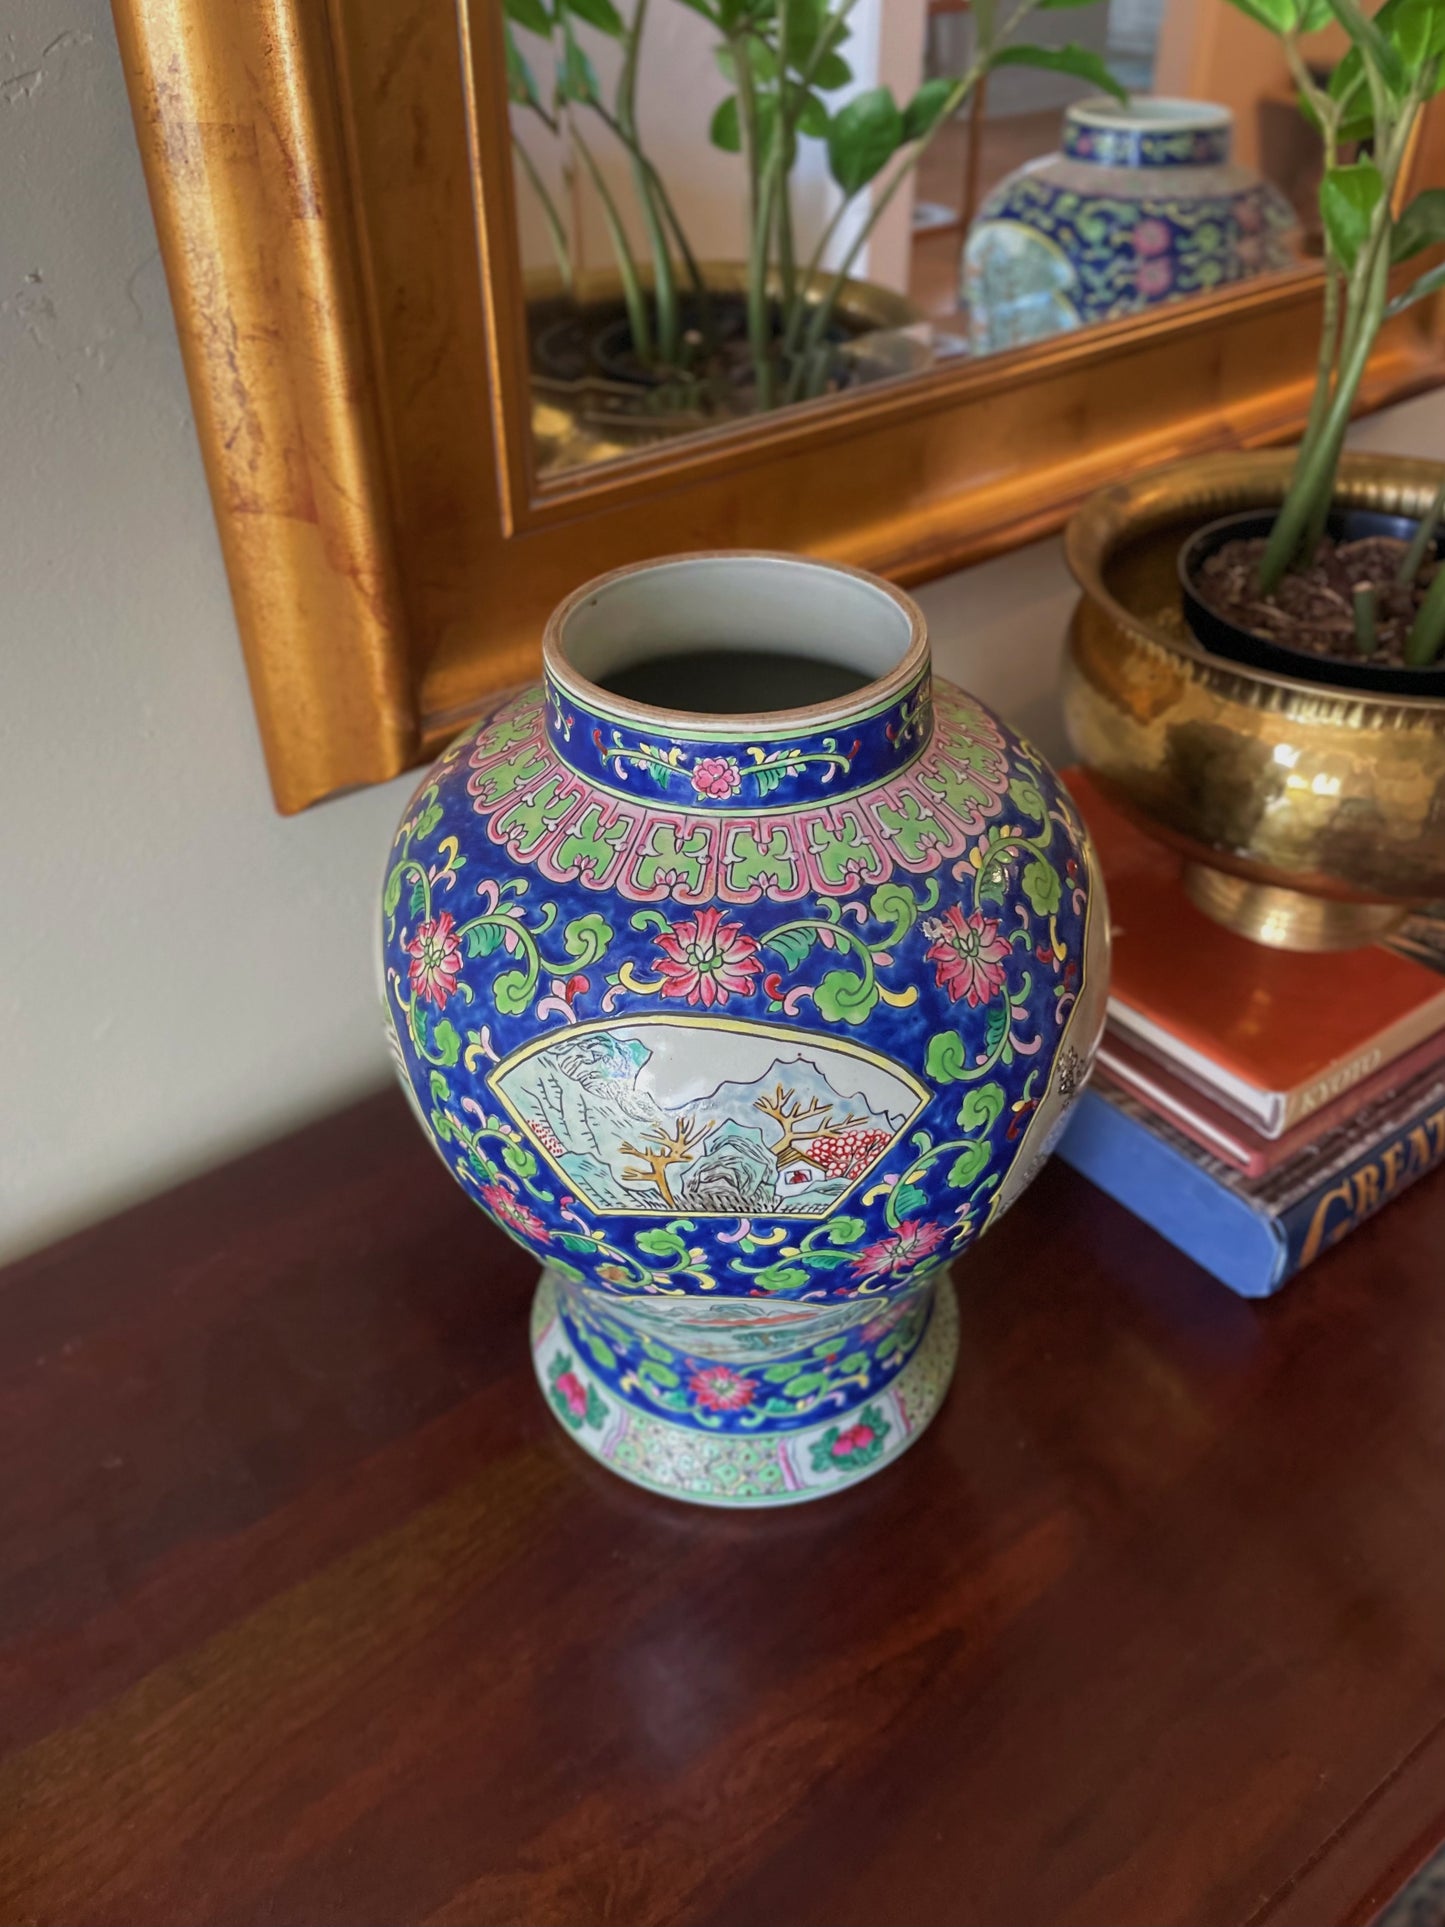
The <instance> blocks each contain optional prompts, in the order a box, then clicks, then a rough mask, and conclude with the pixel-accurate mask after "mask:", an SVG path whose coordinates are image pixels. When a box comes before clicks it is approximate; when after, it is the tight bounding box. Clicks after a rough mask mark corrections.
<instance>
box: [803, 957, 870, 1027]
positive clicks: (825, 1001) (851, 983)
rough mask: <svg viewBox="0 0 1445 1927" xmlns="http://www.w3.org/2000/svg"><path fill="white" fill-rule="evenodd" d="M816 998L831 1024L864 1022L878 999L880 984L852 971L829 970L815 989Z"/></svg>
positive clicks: (819, 1007) (816, 1002) (814, 998)
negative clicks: (856, 975) (857, 975)
mask: <svg viewBox="0 0 1445 1927" xmlns="http://www.w3.org/2000/svg"><path fill="white" fill-rule="evenodd" d="M813 1002H814V1003H815V1004H816V1005H817V1007H818V1009H819V1011H821V1013H822V1014H823V1016H824V1017H826V1018H827V1020H828V1022H829V1023H830V1024H861V1023H863V1022H864V1020H865V1019H866V1018H867V1017H868V1015H869V1013H870V1012H871V1011H872V1009H873V1007H874V1005H875V1004H876V1003H877V1002H878V986H877V984H874V983H870V982H869V981H868V980H867V978H866V977H855V976H853V974H852V973H851V971H847V970H830V971H829V972H828V974H827V976H826V977H825V978H824V979H823V981H822V982H821V983H820V984H819V985H818V988H817V989H816V990H815V991H814V992H813Z"/></svg>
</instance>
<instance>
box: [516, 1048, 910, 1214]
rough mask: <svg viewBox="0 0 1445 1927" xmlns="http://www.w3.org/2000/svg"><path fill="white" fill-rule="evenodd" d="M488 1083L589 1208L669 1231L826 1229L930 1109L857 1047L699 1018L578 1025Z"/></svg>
mask: <svg viewBox="0 0 1445 1927" xmlns="http://www.w3.org/2000/svg"><path fill="white" fill-rule="evenodd" d="M491 1083H492V1088H493V1089H494V1090H495V1091H496V1093H497V1095H498V1097H499V1098H500V1099H501V1100H502V1102H503V1104H505V1106H506V1108H507V1110H508V1111H509V1112H510V1113H511V1115H512V1116H513V1117H514V1118H515V1120H516V1122H517V1123H518V1124H519V1125H520V1126H521V1128H522V1129H523V1130H524V1131H525V1132H526V1133H527V1136H528V1137H529V1138H530V1139H531V1141H532V1143H533V1144H535V1145H536V1147H537V1149H538V1150H539V1151H540V1152H541V1153H542V1155H543V1156H544V1157H545V1158H546V1159H547V1161H548V1163H549V1164H551V1165H552V1167H553V1169H554V1170H556V1171H557V1172H558V1173H559V1175H561V1176H562V1177H564V1178H566V1180H567V1182H568V1183H569V1185H570V1186H571V1187H572V1189H573V1191H574V1192H575V1193H576V1195H577V1197H578V1198H579V1200H581V1201H582V1202H583V1203H585V1204H588V1205H590V1206H591V1207H592V1209H593V1210H594V1211H598V1212H610V1211H630V1212H639V1213H656V1214H658V1215H660V1216H669V1217H670V1216H674V1215H676V1214H677V1213H684V1214H687V1215H691V1216H694V1217H717V1216H726V1217H740V1218H758V1217H799V1218H820V1217H822V1216H823V1215H824V1213H825V1212H827V1211H829V1210H830V1209H831V1208H832V1207H833V1206H834V1205H835V1204H836V1203H837V1202H838V1200H839V1199H840V1198H841V1197H843V1196H844V1194H845V1193H847V1192H849V1191H851V1190H852V1189H853V1187H854V1186H855V1185H856V1184H857V1183H858V1182H859V1180H860V1179H861V1178H863V1177H865V1176H866V1175H867V1173H868V1172H869V1171H870V1170H872V1168H873V1166H874V1165H876V1164H877V1163H878V1162H879V1160H880V1159H881V1158H882V1156H883V1154H884V1153H885V1152H886V1151H887V1150H888V1149H889V1148H890V1146H891V1145H893V1144H894V1143H895V1142H896V1141H897V1139H898V1138H899V1136H900V1135H901V1134H902V1133H903V1132H904V1131H905V1130H906V1129H907V1128H908V1126H909V1124H910V1123H911V1122H912V1121H913V1119H914V1118H915V1117H916V1116H917V1115H918V1112H919V1111H920V1109H921V1108H922V1106H923V1104H924V1102H925V1101H926V1098H927V1093H926V1091H925V1090H924V1089H923V1088H922V1086H921V1085H919V1084H917V1083H916V1082H915V1081H914V1080H913V1079H912V1078H911V1077H909V1076H908V1075H907V1073H906V1072H904V1071H902V1070H901V1069H900V1068H899V1067H898V1066H897V1065H895V1064H891V1063H889V1062H888V1061H887V1059H885V1058H880V1057H877V1056H875V1055H873V1054H872V1053H871V1052H867V1051H863V1050H860V1049H858V1048H857V1047H856V1046H853V1047H851V1048H847V1049H842V1048H839V1047H838V1046H837V1045H836V1044H834V1043H832V1042H831V1041H830V1040H828V1039H826V1038H823V1037H818V1038H814V1037H812V1036H810V1035H801V1036H800V1035H799V1033H798V1032H797V1031H795V1030H792V1031H784V1030H776V1029H774V1028H772V1027H771V1026H769V1025H760V1024H736V1025H734V1024H724V1023H720V1022H718V1021H716V1020H707V1019H696V1018H695V1019H692V1020H691V1021H688V1020H686V1019H677V1018H666V1017H661V1018H651V1019H643V1020H640V1021H637V1022H634V1023H631V1024H618V1025H611V1024H609V1025H605V1026H596V1027H594V1026H590V1025H579V1026H577V1027H576V1028H574V1029H571V1030H568V1031H566V1032H563V1033H560V1034H556V1035H554V1036H552V1037H551V1038H549V1040H548V1041H547V1043H546V1044H544V1045H543V1046H542V1047H541V1048H539V1049H535V1050H531V1051H528V1052H526V1053H524V1054H522V1055H521V1056H518V1057H513V1058H511V1059H509V1060H508V1061H507V1062H505V1063H503V1064H501V1065H500V1066H499V1067H498V1068H497V1069H496V1070H495V1071H493V1073H492V1077H491Z"/></svg>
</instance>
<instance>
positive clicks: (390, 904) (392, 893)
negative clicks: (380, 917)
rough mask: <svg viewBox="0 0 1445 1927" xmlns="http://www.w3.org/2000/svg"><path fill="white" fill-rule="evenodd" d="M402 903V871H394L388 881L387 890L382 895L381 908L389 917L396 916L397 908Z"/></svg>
mask: <svg viewBox="0 0 1445 1927" xmlns="http://www.w3.org/2000/svg"><path fill="white" fill-rule="evenodd" d="M400 902H401V871H400V870H399V869H396V870H393V871H392V873H391V875H390V876H389V877H388V878H387V879H386V889H385V890H384V891H383V893H382V898H381V907H382V910H383V912H384V913H385V914H386V915H387V916H388V917H394V916H395V915H396V906H397V905H398V904H399V903H400Z"/></svg>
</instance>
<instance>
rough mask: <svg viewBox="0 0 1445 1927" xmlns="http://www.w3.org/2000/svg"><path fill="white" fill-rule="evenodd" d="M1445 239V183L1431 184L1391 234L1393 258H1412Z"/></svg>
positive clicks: (1399, 259) (1413, 202) (1399, 220)
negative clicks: (1432, 185)
mask: <svg viewBox="0 0 1445 1927" xmlns="http://www.w3.org/2000/svg"><path fill="white" fill-rule="evenodd" d="M1441 241H1445V187H1427V188H1426V189H1425V190H1424V192H1423V193H1420V194H1417V195H1416V196H1415V198H1414V200H1413V201H1411V202H1410V203H1409V204H1408V205H1407V206H1406V207H1405V208H1404V209H1403V210H1402V212H1401V214H1400V218H1399V219H1398V220H1397V221H1396V223H1395V229H1394V232H1393V234H1392V235H1391V236H1390V259H1391V260H1392V261H1408V260H1409V259H1410V258H1411V256H1412V255H1416V254H1423V253H1424V251H1425V249H1426V248H1433V247H1434V246H1436V244H1437V243H1438V242H1441Z"/></svg>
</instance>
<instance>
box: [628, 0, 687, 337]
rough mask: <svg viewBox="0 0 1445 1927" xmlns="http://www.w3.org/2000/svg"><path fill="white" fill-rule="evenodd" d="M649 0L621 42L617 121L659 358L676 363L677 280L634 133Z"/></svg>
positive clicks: (640, 3) (639, 3)
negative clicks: (637, 212)
mask: <svg viewBox="0 0 1445 1927" xmlns="http://www.w3.org/2000/svg"><path fill="white" fill-rule="evenodd" d="M648 3H649V0H637V8H636V11H635V12H634V14H633V16H632V26H631V28H630V29H629V30H628V33H627V36H626V39H625V41H624V43H623V59H622V73H621V76H620V78H619V79H618V83H617V124H618V126H619V128H620V129H622V135H623V142H624V145H625V146H626V148H627V151H628V155H629V157H630V159H631V161H632V178H633V182H634V185H635V186H636V189H637V198H638V201H639V203H640V204H641V207H642V219H643V224H644V226H645V227H646V229H647V243H648V247H649V249H650V250H651V253H652V296H653V302H654V304H655V307H656V312H657V351H658V355H659V357H660V358H661V360H662V361H663V362H665V363H667V364H668V365H669V366H675V365H676V363H677V360H678V353H679V349H680V347H681V328H680V326H679V323H678V307H677V280H676V277H675V276H674V274H673V271H672V253H671V250H670V249H669V247H668V244H667V231H666V228H665V227H664V225H663V220H662V215H661V212H660V210H659V208H658V205H657V200H656V197H655V195H654V192H653V186H652V174H651V170H650V169H649V167H648V164H647V162H646V161H645V160H644V158H643V155H642V149H641V145H640V142H639V140H638V136H637V66H638V60H639V58H640V56H641V52H642V30H643V27H644V26H645V25H646V23H647V8H648Z"/></svg>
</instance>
